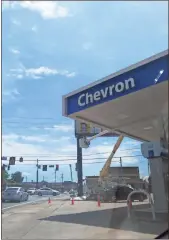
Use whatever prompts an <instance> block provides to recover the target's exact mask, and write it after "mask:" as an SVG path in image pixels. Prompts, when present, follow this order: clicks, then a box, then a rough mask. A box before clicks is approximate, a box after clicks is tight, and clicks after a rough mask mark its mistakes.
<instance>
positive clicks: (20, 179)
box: [11, 171, 24, 183]
mask: <svg viewBox="0 0 169 240" xmlns="http://www.w3.org/2000/svg"><path fill="white" fill-rule="evenodd" d="M23 179H24V177H22V173H21V172H19V171H17V172H15V173H12V174H11V180H12V181H14V182H16V183H22V182H23Z"/></svg>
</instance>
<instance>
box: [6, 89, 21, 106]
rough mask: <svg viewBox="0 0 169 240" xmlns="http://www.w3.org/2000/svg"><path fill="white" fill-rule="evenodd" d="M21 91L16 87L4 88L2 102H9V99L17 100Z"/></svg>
mask: <svg viewBox="0 0 169 240" xmlns="http://www.w3.org/2000/svg"><path fill="white" fill-rule="evenodd" d="M19 95H20V93H19V92H18V90H17V89H16V88H14V89H12V90H3V91H2V104H4V103H7V102H9V101H14V100H17V99H18V97H19Z"/></svg>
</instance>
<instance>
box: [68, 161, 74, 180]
mask: <svg viewBox="0 0 169 240" xmlns="http://www.w3.org/2000/svg"><path fill="white" fill-rule="evenodd" d="M69 167H70V177H71V181H72V182H73V175H72V164H69Z"/></svg>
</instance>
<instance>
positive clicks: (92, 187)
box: [85, 176, 101, 193]
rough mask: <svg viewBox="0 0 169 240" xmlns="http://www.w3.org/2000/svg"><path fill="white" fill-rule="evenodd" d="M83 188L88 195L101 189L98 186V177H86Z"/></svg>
mask: <svg viewBox="0 0 169 240" xmlns="http://www.w3.org/2000/svg"><path fill="white" fill-rule="evenodd" d="M85 186H86V188H85V191H86V192H88V193H95V192H98V191H99V190H100V188H101V186H100V184H99V176H87V177H86V182H85Z"/></svg>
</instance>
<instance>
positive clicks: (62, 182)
mask: <svg viewBox="0 0 169 240" xmlns="http://www.w3.org/2000/svg"><path fill="white" fill-rule="evenodd" d="M61 179H62V185H63V173H62V174H61Z"/></svg>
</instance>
